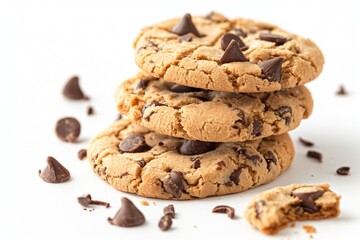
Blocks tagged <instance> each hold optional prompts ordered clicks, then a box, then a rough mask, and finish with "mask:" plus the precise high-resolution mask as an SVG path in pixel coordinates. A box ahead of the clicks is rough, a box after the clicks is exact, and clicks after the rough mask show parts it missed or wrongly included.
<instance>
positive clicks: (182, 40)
mask: <svg viewBox="0 0 360 240" xmlns="http://www.w3.org/2000/svg"><path fill="white" fill-rule="evenodd" d="M186 17H187V18H186ZM184 19H185V20H187V21H188V22H189V21H192V23H193V26H195V28H196V30H197V31H196V30H193V29H194V27H193V26H191V25H190V26H191V27H188V28H187V29H189V30H188V31H186V28H184V26H183V33H185V32H189V31H190V33H187V34H184V35H181V34H182V32H180V33H179V31H176V30H174V29H175V28H176V26H177V25H179V24H180V25H181V23H182V22H183V21H185V20H184ZM194 32H195V34H193V33H194ZM226 33H232V34H235V35H237V36H238V37H239V38H240V39H241V40H242V41H243V43H244V45H245V46H244V47H242V48H241V50H242V52H243V55H244V56H245V59H246V61H245V60H243V61H234V62H230V63H224V64H222V61H221V58H222V56H223V55H224V50H223V48H222V47H221V45H222V44H223V43H222V38H223V36H224V35H225V34H226ZM225 46H226V45H225ZM134 49H135V62H136V64H137V65H138V66H139V67H140V68H141V69H142V70H143V71H145V72H147V73H149V74H151V75H153V76H155V77H157V78H164V79H165V80H166V81H170V82H174V83H179V84H182V85H187V86H192V87H197V88H202V89H211V90H218V91H227V92H270V91H277V90H280V89H283V88H291V87H295V86H298V85H303V84H305V83H307V82H310V81H312V80H314V79H315V78H316V77H317V76H318V75H319V74H320V72H321V71H322V68H323V64H324V57H323V55H322V53H321V51H320V49H319V48H318V47H317V46H316V44H315V43H313V42H312V41H311V40H309V39H305V38H302V37H300V36H298V35H295V34H292V33H289V32H287V31H284V30H282V29H281V28H279V27H277V26H274V25H271V24H268V23H261V22H256V21H253V20H249V19H242V18H237V19H232V20H229V19H227V18H225V17H224V16H222V15H220V14H219V13H211V14H209V15H206V16H194V17H192V18H191V16H190V17H189V16H186V15H185V17H184V18H183V19H180V18H175V19H171V20H167V21H163V22H161V23H158V24H155V25H153V26H149V27H145V28H144V29H143V30H142V31H141V33H140V34H139V35H138V36H137V38H136V39H135V41H134ZM277 57H281V58H282V62H281V76H280V78H279V79H273V78H271V77H268V76H266V74H264V69H262V68H261V65H262V64H263V63H264V62H266V61H267V60H271V59H273V58H277Z"/></svg>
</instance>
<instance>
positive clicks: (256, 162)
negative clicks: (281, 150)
mask: <svg viewBox="0 0 360 240" xmlns="http://www.w3.org/2000/svg"><path fill="white" fill-rule="evenodd" d="M237 153H238V154H239V155H243V156H245V158H246V160H249V161H251V162H252V163H253V164H254V165H259V164H260V163H261V162H262V160H261V158H260V156H259V155H256V154H254V155H250V154H249V153H248V152H247V151H246V150H245V149H240V150H237Z"/></svg>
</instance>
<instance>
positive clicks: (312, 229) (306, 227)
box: [303, 225, 316, 234]
mask: <svg viewBox="0 0 360 240" xmlns="http://www.w3.org/2000/svg"><path fill="white" fill-rule="evenodd" d="M303 229H304V230H305V231H306V233H308V234H313V233H316V228H315V227H313V226H311V225H303Z"/></svg>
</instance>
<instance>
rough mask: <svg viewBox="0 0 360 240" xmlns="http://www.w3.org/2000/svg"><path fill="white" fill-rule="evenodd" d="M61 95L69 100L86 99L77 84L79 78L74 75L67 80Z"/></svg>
mask: <svg viewBox="0 0 360 240" xmlns="http://www.w3.org/2000/svg"><path fill="white" fill-rule="evenodd" d="M63 95H64V96H65V97H66V98H68V99H71V100H83V99H84V100H88V99H89V97H87V96H85V94H84V93H83V91H82V90H81V88H80V85H79V78H78V77H77V76H74V77H72V78H70V79H69V80H68V82H67V83H66V84H65V87H64V89H63Z"/></svg>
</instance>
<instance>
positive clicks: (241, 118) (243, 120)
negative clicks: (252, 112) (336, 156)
mask: <svg viewBox="0 0 360 240" xmlns="http://www.w3.org/2000/svg"><path fill="white" fill-rule="evenodd" d="M238 111H239V113H238V117H239V119H238V120H236V121H235V123H241V124H243V125H244V124H246V118H245V113H244V111H242V110H241V109H239V110H238Z"/></svg>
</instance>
